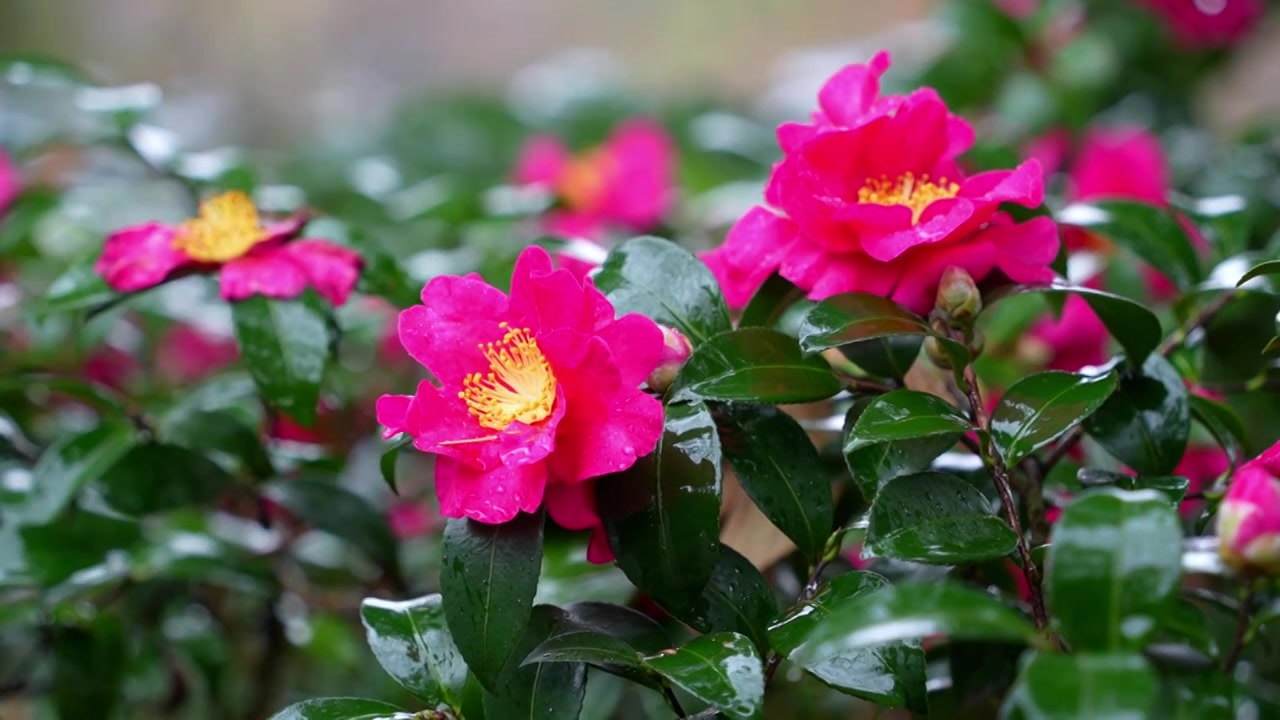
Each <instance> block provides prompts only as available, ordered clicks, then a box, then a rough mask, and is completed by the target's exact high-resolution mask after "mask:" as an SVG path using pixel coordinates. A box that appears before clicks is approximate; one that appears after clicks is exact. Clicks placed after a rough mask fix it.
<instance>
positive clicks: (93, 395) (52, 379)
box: [0, 372, 129, 417]
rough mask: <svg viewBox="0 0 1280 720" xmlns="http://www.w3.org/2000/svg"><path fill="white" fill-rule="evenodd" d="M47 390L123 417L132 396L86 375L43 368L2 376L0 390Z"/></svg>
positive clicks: (106, 412) (1, 391)
mask: <svg viewBox="0 0 1280 720" xmlns="http://www.w3.org/2000/svg"><path fill="white" fill-rule="evenodd" d="M32 390H40V391H48V392H50V393H53V394H55V395H61V396H64V397H68V398H72V399H74V400H79V401H80V402H82V403H84V404H85V405H88V406H89V407H91V408H93V409H94V410H97V411H98V412H100V413H102V414H104V415H111V416H118V417H123V416H124V415H125V414H126V413H127V411H128V409H129V408H128V406H129V399H128V398H126V397H125V396H124V395H121V394H120V392H119V391H117V390H115V389H113V388H110V387H107V386H106V385H103V384H102V383H99V382H97V381H95V380H91V379H89V378H84V377H75V376H72V375H57V374H53V373H43V372H16V373H12V374H9V375H7V376H5V377H3V378H0V393H8V392H19V393H22V392H29V391H32Z"/></svg>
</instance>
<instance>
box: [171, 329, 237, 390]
mask: <svg viewBox="0 0 1280 720" xmlns="http://www.w3.org/2000/svg"><path fill="white" fill-rule="evenodd" d="M239 356H240V348H239V346H238V345H237V344H236V341H235V339H233V338H231V337H230V336H225V335H214V334H212V333H209V332H205V331H204V330H201V329H200V328H198V327H196V326H194V325H187V324H178V325H174V326H172V327H171V328H169V329H168V331H166V332H165V334H164V335H163V336H162V337H161V338H160V342H159V343H158V344H157V347H156V356H155V358H156V373H157V374H158V375H159V376H160V377H161V378H163V379H164V380H165V381H166V382H169V383H171V384H173V385H189V384H192V383H197V382H200V381H201V380H204V379H206V378H208V377H209V376H211V375H213V374H215V373H217V372H218V371H219V370H222V369H224V368H226V367H227V366H228V365H231V364H232V363H234V362H235V361H236V358H238V357H239Z"/></svg>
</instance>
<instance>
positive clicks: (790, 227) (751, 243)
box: [704, 206, 796, 307]
mask: <svg viewBox="0 0 1280 720" xmlns="http://www.w3.org/2000/svg"><path fill="white" fill-rule="evenodd" d="M795 238H796V225H795V223H793V222H791V221H790V220H788V219H787V218H784V217H780V216H778V215H775V214H773V213H772V212H770V211H768V210H766V209H764V208H762V207H759V206H756V207H753V208H751V209H750V210H748V211H747V214H746V215H743V216H742V217H741V218H740V219H739V220H738V222H737V223H735V224H734V226H733V228H731V229H730V230H729V235H728V237H727V238H725V241H724V244H723V245H721V246H720V247H719V248H717V249H715V250H714V251H712V252H711V253H710V255H709V258H710V259H706V258H704V262H706V263H707V266H708V267H710V268H711V270H712V272H713V273H715V274H716V279H718V280H719V281H720V285H721V288H722V289H723V290H724V295H725V300H726V301H727V302H728V303H729V305H730V306H731V307H741V306H743V305H746V304H747V301H748V300H750V299H751V295H752V294H754V293H755V291H756V290H757V289H758V288H759V287H760V286H761V285H762V284H764V281H765V280H766V279H768V277H769V275H770V274H771V273H773V271H774V270H776V269H778V265H779V264H780V263H781V262H782V261H783V258H785V257H786V256H787V252H788V250H789V249H790V248H791V246H792V244H793V242H794V240H795Z"/></svg>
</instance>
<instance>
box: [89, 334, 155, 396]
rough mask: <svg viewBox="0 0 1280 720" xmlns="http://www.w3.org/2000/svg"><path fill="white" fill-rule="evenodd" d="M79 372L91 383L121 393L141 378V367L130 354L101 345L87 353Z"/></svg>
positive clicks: (113, 347)
mask: <svg viewBox="0 0 1280 720" xmlns="http://www.w3.org/2000/svg"><path fill="white" fill-rule="evenodd" d="M80 371H81V372H82V373H84V376H85V378H87V379H89V380H92V381H93V382H96V383H100V384H102V385H106V386H107V387H109V388H112V389H113V390H121V391H123V390H125V389H126V388H127V387H128V386H129V385H130V384H131V383H132V382H133V381H134V380H137V379H138V378H139V377H141V375H142V365H141V363H139V362H138V360H137V358H135V357H134V356H133V355H132V354H131V353H128V352H125V351H124V350H121V349H120V348H118V347H116V346H114V345H102V346H101V347H98V348H96V349H94V350H93V352H91V353H89V355H88V357H86V358H85V360H84V365H82V366H81V368H80Z"/></svg>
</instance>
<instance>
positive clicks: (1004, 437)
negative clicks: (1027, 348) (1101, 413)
mask: <svg viewBox="0 0 1280 720" xmlns="http://www.w3.org/2000/svg"><path fill="white" fill-rule="evenodd" d="M1115 389H1116V377H1115V375H1114V374H1113V373H1107V374H1106V375H1101V376H1094V377H1088V376H1085V375H1076V374H1074V373H1066V372H1056V371H1051V372H1044V373H1039V374H1038V375H1032V376H1031V377H1027V378H1023V379H1022V380H1019V381H1018V382H1016V383H1014V384H1013V386H1012V387H1010V388H1009V389H1008V390H1007V391H1005V393H1004V395H1002V396H1001V397H1000V403H999V404H998V405H996V408H995V410H994V411H992V413H991V439H992V440H993V441H995V445H996V448H997V449H998V450H999V451H1000V454H1001V456H1002V457H1003V458H1004V461H1005V463H1006V464H1008V465H1009V466H1010V467H1012V466H1014V465H1017V464H1018V463H1019V462H1022V459H1023V458H1025V457H1027V456H1028V455H1030V454H1031V453H1033V452H1035V451H1037V450H1039V449H1040V448H1043V447H1045V446H1047V445H1048V444H1049V443H1052V442H1053V441H1054V440H1057V439H1058V438H1060V437H1062V436H1063V435H1064V434H1066V432H1067V431H1068V430H1070V429H1071V428H1072V427H1074V426H1075V425H1077V424H1079V423H1080V422H1083V421H1084V419H1085V418H1087V417H1088V416H1089V415H1090V414H1091V413H1093V412H1094V411H1095V410H1097V409H1098V408H1099V407H1100V406H1101V405H1102V403H1103V401H1104V400H1106V399H1107V397H1109V396H1110V395H1111V393H1112V392H1114V391H1115Z"/></svg>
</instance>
